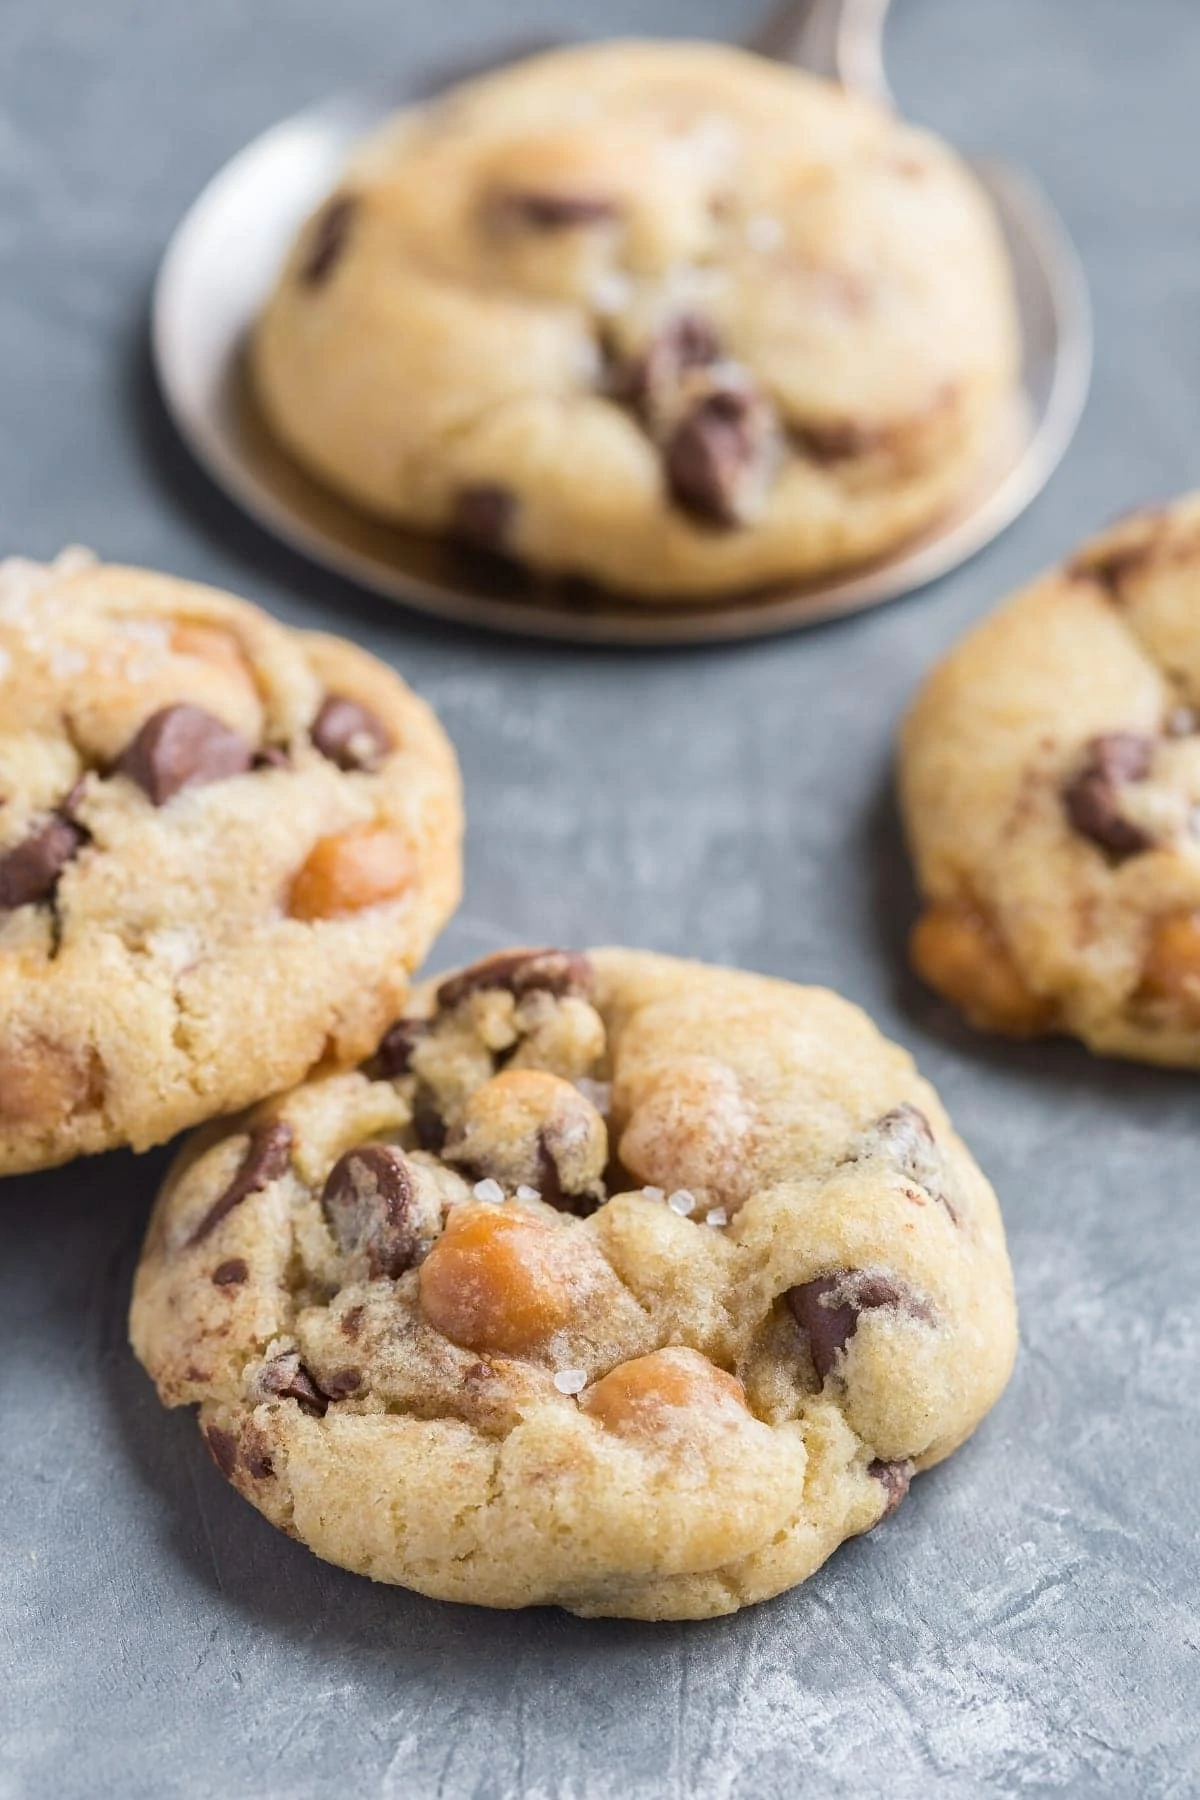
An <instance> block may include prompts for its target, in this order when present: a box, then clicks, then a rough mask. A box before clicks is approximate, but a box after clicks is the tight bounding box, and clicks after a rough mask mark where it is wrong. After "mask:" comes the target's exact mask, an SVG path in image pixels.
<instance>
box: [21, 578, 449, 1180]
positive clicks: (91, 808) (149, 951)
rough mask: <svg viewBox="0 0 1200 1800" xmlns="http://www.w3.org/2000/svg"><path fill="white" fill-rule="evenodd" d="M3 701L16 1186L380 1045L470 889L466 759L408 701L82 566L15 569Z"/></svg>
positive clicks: (312, 652) (320, 649) (220, 617)
mask: <svg viewBox="0 0 1200 1800" xmlns="http://www.w3.org/2000/svg"><path fill="white" fill-rule="evenodd" d="M0 694H2V696H3V714H2V720H0V1020H2V1021H3V1030H2V1031H0V1172H5V1173H8V1172H12V1171H15V1170H18V1169H30V1168H38V1167H43V1166H46V1165H49V1164H53V1163H58V1162H63V1161H65V1160H66V1159H67V1158H69V1157H72V1156H76V1155H79V1154H84V1153H88V1152H93V1151H98V1150H105V1149H109V1148H111V1147H113V1146H115V1145H119V1144H130V1145H132V1146H133V1147H134V1148H135V1149H144V1148H146V1147H147V1146H148V1145H150V1144H154V1143H158V1142H161V1141H162V1140H164V1139H166V1138H168V1137H170V1136H172V1135H173V1134H174V1133H175V1132H176V1131H179V1130H180V1129H182V1128H183V1127H185V1126H188V1125H194V1124H196V1123H198V1122H199V1121H200V1120H203V1119H207V1118H210V1117H212V1116H214V1115H215V1114H218V1113H222V1112H228V1111H230V1110H233V1109H235V1108H237V1107H241V1106H245V1105H247V1104H249V1103H251V1102H253V1101H255V1100H258V1099H261V1097H262V1096H263V1095H264V1094H268V1093H272V1092H274V1091H276V1090H277V1089H279V1088H282V1087H287V1086H290V1085H291V1084H292V1083H294V1082H295V1081H297V1080H299V1079H301V1078H302V1077H303V1076H304V1075H305V1074H307V1072H308V1071H309V1070H310V1069H311V1068H312V1067H313V1066H314V1065H315V1064H317V1063H319V1062H320V1061H321V1060H322V1059H323V1058H324V1057H330V1058H332V1059H334V1060H336V1061H340V1062H342V1063H350V1062H354V1061H357V1059H358V1058H359V1057H361V1056H362V1055H363V1054H364V1052H365V1051H366V1050H367V1049H368V1048H370V1047H371V1046H372V1045H373V1044H374V1042H375V1041H376V1039H377V1038H378V1035H379V1032H380V1030H381V1028H382V1026H383V1025H384V1024H385V1023H386V1022H387V1020H388V1018H389V1017H391V1016H392V1015H393V1014H394V1012H395V1010H396V1007H397V1006H398V1005H399V1004H400V1002H401V1000H402V998H403V995H404V992H405V987H406V971H407V970H411V969H412V968H413V967H414V966H415V965H416V964H417V962H418V961H419V960H420V959H421V957H422V956H423V955H424V953H425V951H426V950H427V948H428V946H429V944H430V943H431V941H432V939H433V937H434V935H435V934H436V932H437V930H438V928H439V927H440V926H441V924H442V923H443V921H444V920H445V918H446V917H447V915H448V914H449V912H450V911H451V909H452V908H453V906H454V904H455V903H456V900H457V897H458V884H459V837H460V815H459V792H458V775H457V769H456V765H455V761H454V755H453V752H452V750H451V748H450V746H449V744H448V742H447V740H446V738H445V736H444V734H443V732H442V730H441V728H440V726H439V725H438V724H437V721H436V720H435V719H434V717H433V715H432V713H431V712H430V711H429V709H428V708H427V707H426V706H425V704H424V702H422V701H421V700H418V699H417V698H416V696H415V695H413V694H412V693H410V691H409V690H408V689H407V688H406V687H405V686H404V684H403V682H402V681H401V680H400V679H399V677H398V676H396V675H394V674H393V673H392V672H391V670H389V669H387V668H385V667H384V666H383V665H382V664H381V663H378V662H376V661H375V659H374V658H372V657H370V656H368V655H367V654H366V653H365V652H364V651H361V650H359V649H357V648H355V646H354V645H352V644H349V643H346V642H344V641H342V640H341V639H338V638H333V637H325V636H320V635H317V634H315V633H313V634H309V633H301V632H298V631H292V630H288V629H286V628H285V627H283V626H281V625H279V624H277V623H275V622H274V621H273V620H271V619H270V618H268V617H267V615H266V614H264V613H261V612H259V611H258V610H257V608H255V607H253V606H250V605H248V604H247V603H246V602H244V601H240V600H236V599H233V598H231V597H230V596H228V595H224V594H220V593H217V592H215V591H214V590H213V589H210V588H204V587H198V586H196V585H194V584H192V583H189V582H184V581H177V580H174V579H172V578H170V577H168V576H164V575H157V574H152V573H150V572H148V571H145V570H138V569H125V568H118V567H107V566H103V565H101V564H98V563H96V562H95V560H94V559H93V558H91V557H90V556H88V555H87V553H86V552H81V551H80V552H67V553H64V555H63V556H62V557H60V558H59V559H58V561H57V562H56V563H54V564H52V565H41V564H36V563H31V562H24V561H21V560H18V559H12V560H10V561H8V562H5V563H3V564H0ZM380 970H383V971H385V974H384V975H383V977H382V978H381V976H380Z"/></svg>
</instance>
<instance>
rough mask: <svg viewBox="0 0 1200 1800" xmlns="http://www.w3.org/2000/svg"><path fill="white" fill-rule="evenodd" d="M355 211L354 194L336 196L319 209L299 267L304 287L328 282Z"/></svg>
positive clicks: (346, 237)
mask: <svg viewBox="0 0 1200 1800" xmlns="http://www.w3.org/2000/svg"><path fill="white" fill-rule="evenodd" d="M357 211H358V200H357V199H356V197H355V196H354V195H353V194H335V195H334V197H333V199H332V200H329V201H327V202H326V204H325V205H324V206H323V207H322V208H321V211H320V212H319V213H318V214H317V216H316V218H315V219H314V220H313V223H312V227H311V231H312V238H311V241H310V244H309V251H308V255H307V256H306V257H305V259H304V261H303V263H301V265H300V275H299V279H300V281H301V283H302V284H303V285H304V286H305V287H309V288H315V287H320V286H321V284H322V283H323V282H325V281H326V280H328V278H329V276H330V274H331V273H332V270H333V266H334V264H335V263H336V262H337V261H338V259H339V258H340V256H341V254H342V251H343V250H344V249H345V248H346V242H347V239H348V238H349V236H350V227H351V225H352V224H353V222H354V215H355V213H356V212H357Z"/></svg>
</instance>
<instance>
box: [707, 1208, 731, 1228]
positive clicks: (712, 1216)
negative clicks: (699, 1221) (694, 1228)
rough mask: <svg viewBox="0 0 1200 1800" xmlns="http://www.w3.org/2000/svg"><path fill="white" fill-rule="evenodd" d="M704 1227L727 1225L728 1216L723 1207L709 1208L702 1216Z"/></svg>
mask: <svg viewBox="0 0 1200 1800" xmlns="http://www.w3.org/2000/svg"><path fill="white" fill-rule="evenodd" d="M704 1223H705V1224H706V1225H728V1223H729V1214H728V1213H727V1212H726V1211H725V1208H724V1207H723V1206H710V1207H709V1209H708V1211H707V1212H706V1213H705V1215H704Z"/></svg>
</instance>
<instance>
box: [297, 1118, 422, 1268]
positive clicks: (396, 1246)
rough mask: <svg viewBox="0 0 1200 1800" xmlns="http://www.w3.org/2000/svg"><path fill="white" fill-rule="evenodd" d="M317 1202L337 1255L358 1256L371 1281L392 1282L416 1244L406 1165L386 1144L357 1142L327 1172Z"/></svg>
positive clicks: (414, 1210)
mask: <svg viewBox="0 0 1200 1800" xmlns="http://www.w3.org/2000/svg"><path fill="white" fill-rule="evenodd" d="M321 1206H322V1209H323V1210H324V1213H325V1217H326V1219H327V1220H328V1221H329V1229H330V1230H331V1231H332V1233H333V1235H334V1239H335V1241H336V1243H337V1246H338V1249H339V1250H340V1251H341V1252H342V1254H343V1256H353V1257H361V1258H362V1259H363V1261H364V1262H365V1264H366V1269H367V1275H368V1276H369V1278H370V1279H371V1280H372V1281H375V1280H377V1279H378V1278H379V1277H380V1276H387V1277H388V1278H389V1279H390V1280H392V1281H394V1280H396V1278H397V1277H398V1276H400V1275H403V1273H404V1271H405V1270H406V1269H411V1267H412V1265H413V1263H414V1261H415V1260H416V1257H417V1252H418V1250H419V1248H420V1233H419V1231H418V1229H417V1225H418V1221H417V1208H416V1194H415V1189H414V1186H413V1176H412V1170H411V1169H410V1168H409V1165H408V1162H407V1159H406V1158H405V1155H404V1152H403V1151H402V1150H396V1149H394V1148H393V1147H392V1146H391V1145H390V1144H360V1145H359V1147H358V1148H357V1149H356V1150H347V1151H346V1153H345V1155H344V1156H341V1157H339V1158H338V1160H337V1162H335V1163H334V1165H333V1168H332V1169H331V1170H330V1171H329V1177H328V1179H327V1180H326V1183H325V1188H324V1191H323V1193H322V1195H321Z"/></svg>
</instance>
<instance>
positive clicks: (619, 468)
mask: <svg viewBox="0 0 1200 1800" xmlns="http://www.w3.org/2000/svg"><path fill="white" fill-rule="evenodd" d="M1016 345H1017V332H1016V326H1015V320H1014V307H1013V300H1012V293H1011V283H1010V278H1009V271H1008V266H1007V261H1006V257H1005V254H1004V251H1003V248H1002V245H1001V241H1000V236H999V232H998V230H997V227H996V223H995V220H994V218H993V216H992V213H991V210H990V207H989V204H988V202H987V200H986V198H985V197H984V195H983V193H982V191H981V189H980V188H979V187H978V185H977V183H976V182H975V180H974V178H973V177H972V176H971V174H970V173H969V172H968V170H967V169H966V167H965V166H964V164H963V163H962V162H961V161H960V160H959V159H958V158H957V157H956V156H955V155H954V154H953V152H952V151H950V150H949V149H948V148H947V147H946V146H945V145H944V144H942V143H940V142H939V141H938V140H937V139H936V138H933V137H931V136H930V135H929V134H928V133H926V132H920V131H916V130H913V129H911V128H910V127H908V126H906V125H903V124H901V123H899V122H898V121H897V120H896V119H894V118H893V117H892V116H891V115H890V114H888V113H885V112H883V111H882V110H880V109H878V108H877V107H875V106H874V105H872V104H870V103H868V102H867V101H865V100H863V99H860V98H857V97H855V96H853V95H851V94H848V93H845V92H843V91H842V90H841V89H839V88H837V87H834V86H832V85H830V84H827V83H823V82H820V81H818V80H816V79H814V78H813V77H812V76H809V75H805V74H801V73H800V72H799V71H797V70H794V69H789V68H785V67H783V66H781V65H777V64H774V63H770V62H766V61H764V60H762V59H760V58H758V57H755V56H752V55H749V54H748V53H746V52H743V51H739V50H734V49H729V48H720V47H718V46H716V45H704V44H655V43H618V44H605V45H592V46H587V47H576V48H572V49H566V50H560V51H556V52H553V53H551V54H548V55H543V56H540V57H537V58H534V59H532V60H529V61H525V62H522V63H520V64H517V65H515V66H512V67H509V68H507V69H505V70H503V71H501V72H500V73H498V74H493V75H491V76H488V77H486V78H484V79H482V80H479V81H475V82H473V83H471V84H469V85H468V86H465V87H462V88H460V89H458V90H456V91H454V92H452V93H450V94H448V95H446V96H444V97H442V98H441V99H438V100H437V101H435V102H433V103H431V104H428V105H425V106H422V107H419V108H416V109H414V110H412V111H410V112H406V113H404V114H401V115H400V116H399V117H398V118H397V119H396V120H395V121H394V123H393V124H391V125H390V126H389V127H388V128H386V129H385V130H384V131H383V133H382V134H380V135H379V136H378V137H376V138H375V139H373V140H372V141H371V142H370V143H369V144H368V145H367V146H366V147H365V148H364V149H363V150H362V151H361V153H360V154H359V155H358V156H357V157H356V158H355V160H354V161H353V162H352V164H351V166H350V167H349V168H348V169H347V171H346V173H345V175H344V178H343V180H342V182H341V184H340V186H339V188H338V190H337V191H336V193H334V194H333V195H332V196H331V197H330V198H329V199H328V200H327V201H326V202H325V203H324V205H323V206H322V207H321V208H320V209H319V210H318V211H317V213H316V214H315V215H314V216H313V217H312V218H311V219H310V220H309V221H308V222H307V224H306V225H305V226H304V228H303V230H302V231H301V232H300V235H299V238H298V240H297V242H296V244H295V246H294V248H293V250H292V253H291V255H290V257H289V259H288V261H287V264H286V267H285V268H284V270H283V272H282V275H281V277H280V279H279V282H278V284H277V286H276V288H275V291H274V293H273V295H272V296H271V298H270V300H269V302H268V304H267V306H266V309H265V312H264V314H263V317H262V318H261V320H260V322H259V324H258V328H257V330H256V332H255V334H254V339H253V345H252V353H251V378H252V382H253V386H254V389H255V392H256V394H257V398H258V402H259V404H260V406H261V409H262V411H263V413H264V415H265V418H266V420H267V422H268V424H269V425H270V427H271V428H272V429H273V431H274V432H275V434H276V435H277V437H278V438H279V439H280V441H281V442H282V443H283V444H284V445H285V446H286V448H287V449H288V450H289V451H290V452H291V453H292V454H293V455H294V456H295V457H296V458H297V459H298V460H299V461H300V462H301V463H303V464H304V465H306V467H307V468H308V469H309V470H310V472H311V473H313V474H314V475H315V476H317V477H318V479H320V480H321V481H323V482H325V483H326V484H327V485H328V486H330V487H332V488H335V489H337V490H338V492H339V493H341V494H342V495H343V496H344V497H345V498H346V499H348V500H350V501H351V502H353V503H354V504H356V505H357V506H359V507H361V508H363V509H365V510H366V511H368V512H370V513H373V514H376V515H379V516H381V517H383V518H385V519H389V520H392V521H394V522H396V523H398V524H402V525H406V526H412V527H416V528H417V529H419V530H421V531H425V532H435V533H449V534H451V535H452V536H454V537H456V538H458V539H459V540H460V541H463V542H465V543H468V544H471V545H474V546H477V547H482V548H483V549H485V550H488V551H499V552H501V553H503V554H504V555H506V556H509V557H511V558H514V559H516V560H518V561H520V562H522V563H524V564H526V565H528V566H529V567H530V568H532V569H535V570H538V571H549V572H551V573H554V574H559V575H573V576H582V577H586V578H590V579H592V580H593V581H596V582H599V583H603V584H606V585H607V586H609V587H612V588H615V589H621V590H624V591H625V592H627V593H629V594H632V595H643V596H646V597H652V598H656V599H660V600H667V599H671V598H675V599H685V598H687V597H688V596H696V595H703V594H716V593H722V592H725V591H727V590H736V589H739V588H745V587H752V586H755V585H759V584H763V583H768V582H772V581H776V580H782V579H791V578H797V577H809V576H819V575H822V574H825V573H827V572H829V571H831V570H834V569H838V568H841V567H843V566H845V565H848V564H852V563H855V562H860V561H862V560H863V559H865V558H868V557H873V556H877V555H880V554H882V553H884V552H886V551H889V550H891V549H893V548H894V547H895V546H896V545H897V544H899V543H900V542H901V541H902V540H904V539H905V538H907V537H909V536H911V535H912V534H913V533H915V532H917V531H919V530H920V529H921V528H922V527H923V526H925V525H927V524H928V523H929V522H930V521H931V520H932V519H934V517H935V516H936V515H937V514H938V513H939V512H941V511H942V510H943V509H944V508H946V507H947V506H948V505H949V504H950V503H952V502H953V501H954V500H955V498H956V497H957V496H959V495H960V494H961V492H962V491H963V489H964V487H965V486H967V485H969V483H970V482H971V480H972V478H973V477H974V475H975V474H976V472H977V469H978V465H979V462H980V458H981V456H983V455H984V454H986V452H987V451H988V449H990V447H991V446H992V445H993V444H994V441H995V438H996V434H997V431H998V428H999V427H1000V426H1001V424H1002V422H1003V420H1004V419H1005V418H1006V416H1007V414H1008V411H1009V408H1010V406H1011V400H1012V393H1013V388H1014V383H1015V379H1016V373H1015V371H1016V362H1017V353H1016Z"/></svg>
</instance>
